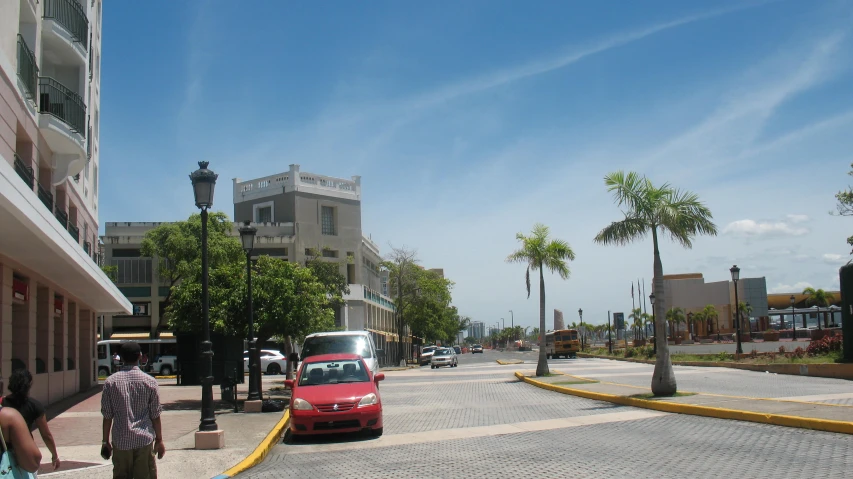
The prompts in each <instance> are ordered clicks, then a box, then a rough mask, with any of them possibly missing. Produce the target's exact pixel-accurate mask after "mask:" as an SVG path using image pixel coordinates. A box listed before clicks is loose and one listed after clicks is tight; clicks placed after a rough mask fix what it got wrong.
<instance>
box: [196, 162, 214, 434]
mask: <svg viewBox="0 0 853 479" xmlns="http://www.w3.org/2000/svg"><path fill="white" fill-rule="evenodd" d="M209 164H210V163H208V162H207V161H199V162H198V166H199V169H197V170H195V171H193V172H192V173H191V174H190V181H192V184H193V193H194V195H195V205H196V207H197V208H199V209H201V312H202V341H201V357H202V361H201V362H202V379H201V421H200V423H199V426H198V430H199V432H212V431H217V430H219V426H217V425H216V416H215V415H214V413H213V348H212V346H213V345H212V344H211V342H210V297H209V294H208V288H207V282H208V279H209V276H210V272H209V271H208V269H207V268H208V265H207V210H208V209H209V208H210V207H211V206H213V189H214V187H215V186H216V178H218V177H219V175H217V174H216V173H214V172H213V171H211V170H208V169H207V165H209ZM197 442H198V441H197ZM196 445H197V446H198V444H196Z"/></svg>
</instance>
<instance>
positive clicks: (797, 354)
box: [791, 346, 806, 359]
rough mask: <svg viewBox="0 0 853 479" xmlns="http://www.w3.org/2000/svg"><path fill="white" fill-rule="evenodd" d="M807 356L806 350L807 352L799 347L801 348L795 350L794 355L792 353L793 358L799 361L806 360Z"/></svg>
mask: <svg viewBox="0 0 853 479" xmlns="http://www.w3.org/2000/svg"><path fill="white" fill-rule="evenodd" d="M805 355H806V350H805V349H803V348H801V347H799V346H797V349H795V350H794V352H793V353H791V356H792V357H795V358H798V359H802V358H804V357H805Z"/></svg>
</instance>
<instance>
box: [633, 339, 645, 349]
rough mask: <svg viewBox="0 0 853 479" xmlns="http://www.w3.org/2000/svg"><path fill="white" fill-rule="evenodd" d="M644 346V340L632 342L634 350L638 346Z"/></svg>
mask: <svg viewBox="0 0 853 479" xmlns="http://www.w3.org/2000/svg"><path fill="white" fill-rule="evenodd" d="M645 345H646V340H645V339H635V340H634V347H635V348H636V347H639V346H645Z"/></svg>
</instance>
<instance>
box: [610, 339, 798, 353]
mask: <svg viewBox="0 0 853 479" xmlns="http://www.w3.org/2000/svg"><path fill="white" fill-rule="evenodd" d="M628 344H629V345H630V341H629V342H628ZM613 345H614V346H615V347H623V346H624V342H623V341H621V340H620V341H618V342H617V341H614V342H613ZM741 346H742V347H743V352H745V353H749V352H750V351H752V350H753V349H755V350H756V351H758V352H760V353H769V352H773V351H778V350H779V346H785V349H786V350H788V351H793V350H794V349H796V348H797V347H801V348H803V349H806V348H807V347H809V341H772V342H769V343H765V342H761V341H756V342H752V343H741ZM595 347H602V348H605V347H607V346H606V345H605V344H600V343H599V344H596V345H595ZM736 349H737V344H735V343H717V344H681V345H678V346H676V345H674V344H670V345H669V351H670V352H673V353H688V354H717V353H719V352H722V351H725V352H727V353H729V354H734V352H735V350H736Z"/></svg>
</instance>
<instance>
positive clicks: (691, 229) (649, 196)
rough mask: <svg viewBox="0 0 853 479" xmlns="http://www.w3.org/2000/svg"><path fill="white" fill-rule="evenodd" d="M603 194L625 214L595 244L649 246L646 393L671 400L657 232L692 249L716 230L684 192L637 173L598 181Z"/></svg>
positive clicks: (707, 212)
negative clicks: (650, 341)
mask: <svg viewBox="0 0 853 479" xmlns="http://www.w3.org/2000/svg"><path fill="white" fill-rule="evenodd" d="M604 184H605V185H606V186H607V190H608V191H609V192H611V193H613V199H614V201H615V202H616V204H617V205H618V206H620V207H624V210H623V211H622V214H623V215H624V216H625V217H624V218H623V219H622V220H620V221H614V222H613V223H611V224H610V225H609V226H607V227H605V228H604V229H602V230H601V232H599V233H598V235H596V237H595V241H596V242H597V243H601V244H605V245H607V244H616V245H625V244H628V243H631V242H633V241H636V240H641V239H643V238H645V237H646V236H647V235H651V237H652V246H653V248H654V280H653V281H652V291H653V292H654V294H655V297H656V298H657V299H656V300H655V304H654V309H653V311H652V313H653V315H654V317H655V342H656V343H657V344H656V347H657V360H656V361H655V372H654V375H653V376H652V393H654V394H655V395H656V396H671V395H673V394H675V392H676V391H677V389H678V388H677V386H676V383H675V374H674V373H673V371H672V361H671V360H670V357H669V348H668V347H667V342H666V338H665V336H666V335H665V329H666V327H665V324H664V321H665V320H666V309H667V308H666V304H665V303H666V300H665V298H666V296H665V295H664V286H663V284H664V283H663V264H662V263H661V259H660V249H659V248H658V233H664V234H669V236H670V238H672V239H673V240H674V241H676V242H677V243H680V244H681V245H682V246H684V247H685V248H690V247H692V246H693V238H694V237H695V236H696V235H699V234H708V235H716V234H717V226H716V225H715V224H714V222H713V221H712V219H713V215H712V214H711V210H709V209H708V207H706V206H705V204H704V203H702V202H701V201H700V200H699V197H698V196H697V195H696V194H694V193H691V192H689V191H683V190H679V189H677V188H674V187H672V186H670V185H669V184H668V183H664V184H663V185H660V186H655V185H654V184H652V182H651V181H650V180H649V179H648V178H646V177H645V176H640V175H639V174H637V173H634V172H629V173H625V172H623V171H617V172H615V173H611V174H609V175H607V176H605V177H604Z"/></svg>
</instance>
